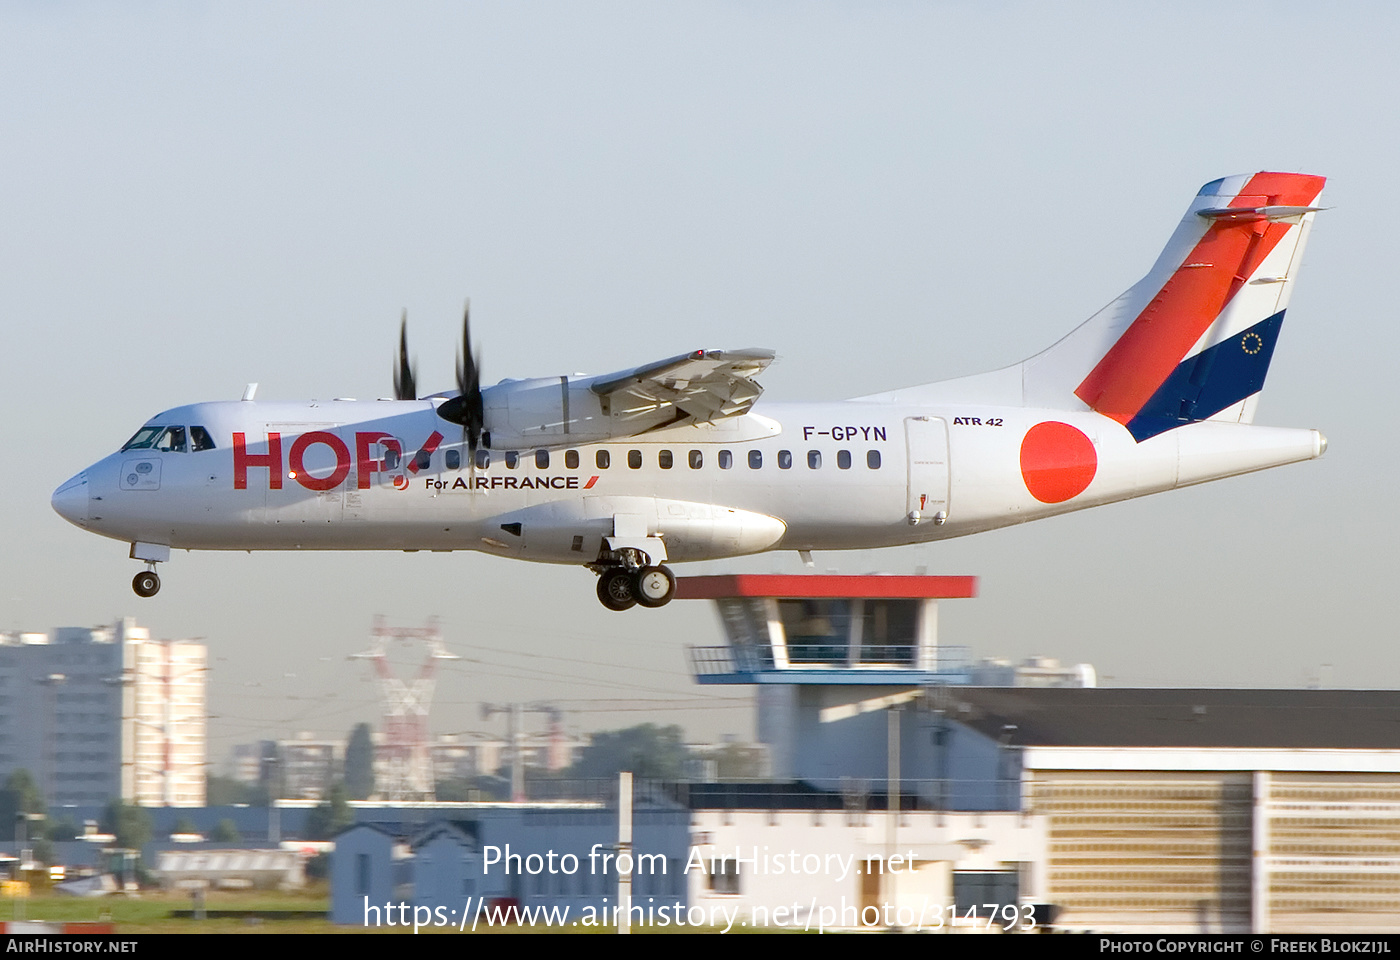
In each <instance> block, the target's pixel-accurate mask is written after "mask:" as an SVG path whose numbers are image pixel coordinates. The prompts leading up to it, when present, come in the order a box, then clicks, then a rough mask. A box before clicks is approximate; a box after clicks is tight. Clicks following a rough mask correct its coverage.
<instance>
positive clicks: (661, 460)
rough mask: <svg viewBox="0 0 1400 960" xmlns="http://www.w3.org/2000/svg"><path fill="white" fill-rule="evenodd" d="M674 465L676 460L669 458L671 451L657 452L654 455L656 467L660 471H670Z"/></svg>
mask: <svg viewBox="0 0 1400 960" xmlns="http://www.w3.org/2000/svg"><path fill="white" fill-rule="evenodd" d="M675 463H676V460H675V458H674V457H672V456H671V451H670V450H658V451H657V453H656V465H657V466H658V467H660V468H661V469H662V470H670V469H671V467H673V466H674V465H675Z"/></svg>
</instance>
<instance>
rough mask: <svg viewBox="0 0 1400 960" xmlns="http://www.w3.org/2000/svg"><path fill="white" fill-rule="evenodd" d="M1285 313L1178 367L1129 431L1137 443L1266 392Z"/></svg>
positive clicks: (1132, 422) (1132, 420)
mask: <svg viewBox="0 0 1400 960" xmlns="http://www.w3.org/2000/svg"><path fill="white" fill-rule="evenodd" d="M1283 313H1284V312H1283V311H1282V310H1280V311H1279V312H1278V313H1276V314H1274V315H1273V316H1272V317H1269V318H1268V319H1267V320H1261V321H1259V322H1258V323H1256V324H1255V325H1254V326H1252V327H1250V328H1249V329H1248V330H1245V331H1244V332H1243V333H1237V334H1235V335H1234V336H1233V337H1231V338H1230V339H1229V340H1223V341H1221V342H1220V343H1217V344H1216V345H1215V346H1213V347H1210V348H1208V349H1206V350H1202V351H1201V352H1200V353H1198V354H1196V356H1194V357H1191V358H1190V359H1189V360H1183V361H1182V362H1181V363H1179V364H1177V367H1176V369H1175V370H1173V371H1172V372H1171V376H1169V377H1167V379H1166V381H1165V382H1164V383H1163V384H1162V385H1161V386H1160V387H1158V388H1157V392H1156V393H1154V394H1153V395H1152V399H1150V400H1148V401H1147V403H1146V404H1144V405H1143V408H1142V409H1141V410H1139V411H1138V413H1137V416H1135V417H1133V419H1131V420H1129V421H1128V424H1127V426H1128V431H1129V432H1130V433H1131V434H1132V435H1133V439H1135V440H1136V441H1137V442H1138V443H1141V442H1142V441H1144V440H1146V439H1148V438H1149V437H1155V436H1157V434H1159V433H1165V432H1167V431H1168V430H1172V429H1175V428H1176V427H1180V426H1183V425H1184V424H1188V423H1195V422H1197V421H1198V420H1206V419H1209V418H1210V417H1213V416H1215V415H1216V414H1217V413H1219V412H1220V411H1221V410H1224V409H1226V408H1227V407H1230V406H1233V405H1234V404H1236V403H1239V402H1240V401H1241V400H1243V399H1244V398H1245V397H1248V396H1250V395H1252V394H1255V393H1258V392H1259V391H1260V390H1262V389H1263V388H1264V377H1265V375H1266V374H1268V372H1269V360H1270V359H1272V358H1273V355H1274V344H1276V343H1278V334H1279V329H1280V328H1281V327H1282V326H1283Z"/></svg>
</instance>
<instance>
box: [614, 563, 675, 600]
mask: <svg viewBox="0 0 1400 960" xmlns="http://www.w3.org/2000/svg"><path fill="white" fill-rule="evenodd" d="M675 595H676V575H675V574H674V573H672V572H671V570H670V568H669V567H652V566H644V567H626V566H615V567H608V568H607V569H605V570H604V571H603V572H602V573H601V574H599V576H598V599H599V600H601V601H602V603H603V606H605V607H607V608H608V609H609V610H629V609H631V608H632V607H634V606H636V605H638V604H641V605H642V606H644V607H664V606H666V604H668V603H670V602H671V598H672V597H674V596H675Z"/></svg>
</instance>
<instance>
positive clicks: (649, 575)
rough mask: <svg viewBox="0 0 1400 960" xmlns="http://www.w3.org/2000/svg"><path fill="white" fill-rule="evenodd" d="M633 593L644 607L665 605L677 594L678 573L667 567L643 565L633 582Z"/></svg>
mask: <svg viewBox="0 0 1400 960" xmlns="http://www.w3.org/2000/svg"><path fill="white" fill-rule="evenodd" d="M632 594H633V596H635V597H636V598H637V602H638V603H640V604H641V605H642V606H644V607H664V606H666V604H668V603H670V602H671V598H672V597H674V596H675V595H676V575H675V574H674V573H672V572H671V571H670V569H669V568H667V567H642V569H640V570H638V571H637V574H636V579H635V581H634V582H633V584H632Z"/></svg>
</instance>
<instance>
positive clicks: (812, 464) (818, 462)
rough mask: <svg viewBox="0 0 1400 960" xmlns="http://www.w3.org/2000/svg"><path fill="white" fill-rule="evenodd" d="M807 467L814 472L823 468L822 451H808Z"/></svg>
mask: <svg viewBox="0 0 1400 960" xmlns="http://www.w3.org/2000/svg"><path fill="white" fill-rule="evenodd" d="M807 466H808V468H810V469H812V470H820V469H821V468H822V452H821V451H820V450H808V451H807Z"/></svg>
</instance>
